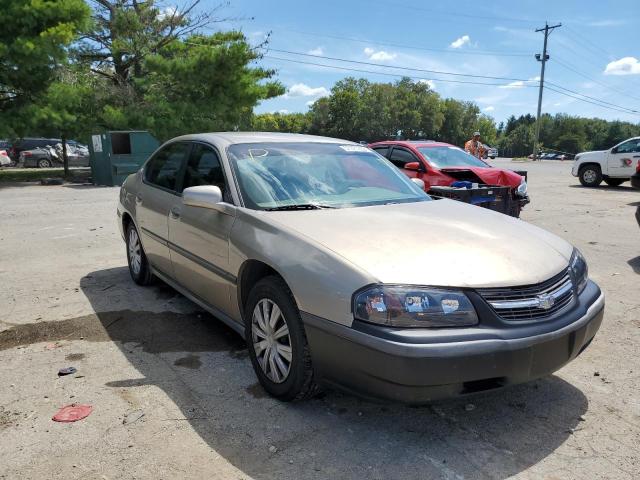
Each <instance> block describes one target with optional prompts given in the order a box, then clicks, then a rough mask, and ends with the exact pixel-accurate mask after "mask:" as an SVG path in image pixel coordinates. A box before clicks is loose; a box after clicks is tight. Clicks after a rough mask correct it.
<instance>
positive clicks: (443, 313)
mask: <svg viewBox="0 0 640 480" xmlns="http://www.w3.org/2000/svg"><path fill="white" fill-rule="evenodd" d="M353 312H354V315H355V317H356V318H357V319H358V320H364V321H365V322H372V323H378V324H381V325H387V326H390V327H415V328H420V327H423V328H424V327H462V326H469V325H476V324H477V323H478V316H477V315H476V311H475V309H474V308H473V305H472V304H471V302H470V301H469V299H468V298H467V296H466V295H465V294H464V293H463V292H462V291H460V290H445V289H439V288H425V287H413V286H408V285H405V286H396V285H380V286H375V287H371V288H369V289H367V290H364V291H362V292H360V293H357V294H356V295H355V296H354V305H353Z"/></svg>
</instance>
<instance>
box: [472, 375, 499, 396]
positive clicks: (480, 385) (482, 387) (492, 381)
mask: <svg viewBox="0 0 640 480" xmlns="http://www.w3.org/2000/svg"><path fill="white" fill-rule="evenodd" d="M505 383H506V382H505V378H504V377H495V378H484V379H482V380H473V381H472V382H464V383H463V384H462V394H463V395H464V394H466V393H476V392H484V391H487V390H494V389H496V388H500V387H503V386H504V385H505Z"/></svg>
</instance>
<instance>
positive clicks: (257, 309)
mask: <svg viewBox="0 0 640 480" xmlns="http://www.w3.org/2000/svg"><path fill="white" fill-rule="evenodd" d="M118 216H119V223H120V227H121V229H122V233H123V237H124V239H125V241H126V244H127V258H128V262H129V270H130V272H131V276H132V278H133V280H134V281H135V282H137V283H138V284H141V285H146V284H149V283H150V282H151V281H152V280H153V278H154V277H158V278H160V279H161V280H163V281H164V282H166V283H168V284H169V285H171V286H173V287H174V288H175V289H176V290H178V291H180V292H181V293H183V294H184V295H185V296H187V297H188V298H190V299H191V300H193V301H194V302H196V303H197V304H199V305H200V306H202V307H203V308H205V309H207V310H208V311H210V312H212V313H213V314H214V315H215V316H216V317H217V318H219V319H220V320H222V321H223V322H225V323H226V324H228V325H229V326H231V328H233V329H234V330H236V331H237V332H238V333H239V334H240V335H242V336H243V337H244V338H245V339H246V341H247V343H248V346H249V352H250V357H251V360H252V363H253V367H254V369H255V371H256V374H257V376H258V378H259V380H260V382H261V384H262V385H263V386H264V388H265V389H266V390H267V391H268V392H269V393H271V394H272V395H274V396H276V397H277V398H280V399H282V400H297V399H302V398H306V397H308V396H310V395H313V394H314V393H315V392H317V391H318V389H319V387H320V386H322V385H327V384H328V385H334V386H338V387H342V388H345V389H348V390H350V391H354V392H357V393H360V394H363V395H368V396H375V397H384V398H388V399H393V400H400V401H404V402H410V403H420V402H425V401H429V400H432V399H435V398H441V397H446V396H453V395H461V394H467V393H474V392H478V391H482V390H488V389H493V388H497V387H501V386H504V385H509V384H514V383H520V382H524V381H528V380H530V379H533V378H536V377H540V376H543V375H548V374H550V373H552V372H554V371H555V370H557V369H559V368H560V367H562V366H563V365H564V364H566V363H567V362H569V361H571V360H573V359H574V358H575V357H577V356H578V355H579V354H580V353H581V352H582V350H584V348H586V346H587V345H588V344H589V343H590V342H591V340H592V339H593V337H594V335H595V334H596V332H597V330H598V328H599V327H600V323H601V321H602V317H603V311H604V296H603V294H602V293H601V291H600V289H599V288H598V286H597V285H596V284H595V283H593V282H592V281H590V280H589V279H588V276H587V265H586V262H585V260H584V258H583V257H582V255H581V254H580V252H578V251H577V250H576V249H574V248H573V247H572V246H571V245H569V244H568V243H567V242H565V241H564V240H562V239H560V238H558V237H556V236H554V235H552V234H551V233H548V232H546V231H544V230H541V229H539V228H537V227H534V226H532V225H529V224H527V223H525V222H522V221H520V220H517V219H514V218H511V217H508V216H506V215H502V214H499V213H495V212H492V211H489V210H485V209H481V208H477V207H474V206H470V205H467V204H463V203H458V202H455V201H451V200H434V199H432V198H430V197H429V196H428V195H427V194H425V193H424V191H423V190H422V189H421V187H420V185H417V184H416V183H414V182H412V181H411V180H409V179H408V178H407V177H405V176H404V175H403V174H402V173H401V172H399V171H398V170H397V169H396V168H395V167H394V166H393V165H392V164H390V163H389V162H388V161H387V160H386V159H384V158H383V157H382V156H380V155H378V154H377V153H375V152H373V151H372V150H370V149H369V148H367V147H364V146H362V145H358V144H354V143H352V142H348V141H343V140H338V139H332V138H324V137H313V136H306V135H290V134H270V133H239V132H234V133H211V134H199V135H188V136H183V137H179V138H175V139H173V140H171V141H169V142H167V143H165V144H164V145H162V146H161V147H160V148H159V149H158V150H157V151H156V152H155V153H154V154H153V155H152V156H151V158H150V159H149V160H148V161H147V162H146V163H145V165H144V166H143V168H142V169H141V170H140V171H139V172H137V173H136V174H134V175H131V176H130V177H129V178H128V179H127V180H126V182H125V183H124V184H123V186H122V189H121V191H120V202H119V206H118Z"/></svg>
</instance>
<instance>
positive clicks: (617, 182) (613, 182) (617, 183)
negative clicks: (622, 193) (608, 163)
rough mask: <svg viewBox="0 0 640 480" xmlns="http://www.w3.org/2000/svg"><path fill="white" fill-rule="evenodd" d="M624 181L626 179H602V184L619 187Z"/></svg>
mask: <svg viewBox="0 0 640 480" xmlns="http://www.w3.org/2000/svg"><path fill="white" fill-rule="evenodd" d="M626 181H627V179H626V178H605V179H604V183H606V184H607V185H609V186H610V187H619V186H620V185H622V184H623V183H624V182H626Z"/></svg>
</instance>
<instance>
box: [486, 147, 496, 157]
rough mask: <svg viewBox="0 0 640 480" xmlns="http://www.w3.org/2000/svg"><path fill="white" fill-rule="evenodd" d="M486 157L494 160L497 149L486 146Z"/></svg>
mask: <svg viewBox="0 0 640 480" xmlns="http://www.w3.org/2000/svg"><path fill="white" fill-rule="evenodd" d="M487 156H488V157H489V158H490V159H491V160H493V159H494V158H496V157H497V156H498V149H497V148H495V147H489V146H487Z"/></svg>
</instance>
